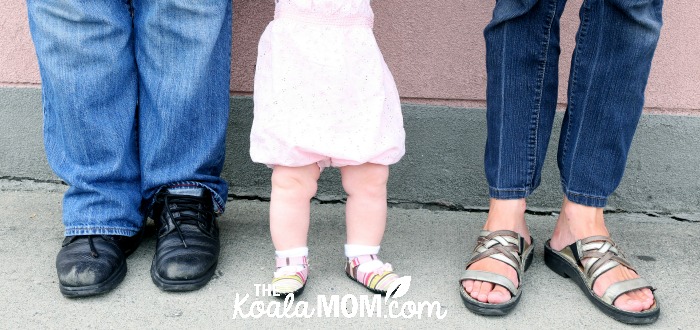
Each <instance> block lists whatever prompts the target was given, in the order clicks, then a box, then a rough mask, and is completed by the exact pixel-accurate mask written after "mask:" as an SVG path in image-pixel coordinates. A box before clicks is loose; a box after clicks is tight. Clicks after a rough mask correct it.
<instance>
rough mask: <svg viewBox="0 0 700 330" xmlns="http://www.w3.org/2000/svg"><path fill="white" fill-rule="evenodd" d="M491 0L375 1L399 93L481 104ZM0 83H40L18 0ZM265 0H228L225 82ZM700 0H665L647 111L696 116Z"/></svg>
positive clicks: (572, 27) (567, 31)
mask: <svg viewBox="0 0 700 330" xmlns="http://www.w3.org/2000/svg"><path fill="white" fill-rule="evenodd" d="M581 2H582V0H570V1H569V3H568V5H567V8H566V11H565V13H564V17H563V18H562V56H561V70H560V72H561V88H560V101H562V102H563V101H564V100H565V88H564V86H565V82H566V79H567V77H568V67H569V58H570V56H571V51H572V49H573V45H574V42H573V39H574V34H575V32H576V29H577V27H578V16H577V12H578V8H579V7H580V5H581ZM493 3H494V2H493V1H477V0H441V1H425V0H404V1H389V0H375V1H373V6H374V9H375V13H376V24H375V31H376V34H377V39H378V41H379V44H380V46H381V47H382V49H383V52H384V55H385V57H386V61H387V63H388V64H389V67H390V68H391V69H392V71H393V72H394V75H395V76H396V81H397V84H398V85H399V90H400V92H401V95H402V97H403V98H404V99H406V100H409V101H410V102H414V103H431V104H444V105H459V106H472V107H483V104H484V103H483V99H484V94H485V81H486V77H485V70H484V41H483V37H482V30H483V27H484V26H485V25H486V23H487V22H488V21H489V18H490V16H491V10H492V7H493ZM0 4H1V5H2V8H3V10H2V11H1V12H0V84H5V85H8V84H9V85H15V86H16V85H26V84H38V83H39V82H40V79H39V74H38V68H37V64H36V56H35V54H34V50H33V47H32V44H31V38H30V36H29V27H28V24H27V18H26V17H27V13H26V6H25V2H24V1H18V0H0ZM273 10H274V4H273V1H272V0H235V1H234V12H235V13H234V28H233V30H234V31H233V33H234V42H233V60H232V61H233V78H232V81H231V89H232V91H234V92H238V93H244V94H245V93H250V92H251V91H252V78H253V73H254V70H255V56H256V52H257V41H258V38H259V36H260V34H261V33H262V31H263V30H264V28H265V26H266V24H267V23H268V22H269V20H270V19H271V18H272V15H273ZM698 17H700V1H696V0H673V1H666V3H665V8H664V19H665V22H664V28H663V30H662V36H661V41H660V43H659V48H658V50H657V55H656V58H655V60H654V64H653V67H652V73H651V78H650V82H649V86H648V88H647V103H646V106H647V108H648V110H654V111H657V112H659V111H661V112H668V111H670V112H672V113H677V114H696V115H700V82H699V80H700V56H699V55H698V54H700V38H698V37H697V33H696V32H697V31H700V19H698Z"/></svg>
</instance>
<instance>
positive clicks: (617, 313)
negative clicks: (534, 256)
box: [544, 241, 660, 324]
mask: <svg viewBox="0 0 700 330" xmlns="http://www.w3.org/2000/svg"><path fill="white" fill-rule="evenodd" d="M544 263H545V264H546V265H547V267H549V269H551V270H552V271H553V272H555V273H557V274H558V275H559V276H562V277H564V278H570V279H572V280H573V281H574V282H575V283H576V284H577V285H578V287H579V288H581V291H583V293H584V295H585V296H586V297H588V300H590V301H591V302H592V303H593V304H594V305H595V306H596V307H597V308H598V309H599V310H601V311H602V312H603V313H605V314H606V315H608V316H610V317H612V318H613V319H615V320H617V321H619V322H622V323H626V324H650V323H654V322H655V321H656V320H657V319H658V318H659V312H660V309H659V303H658V301H656V303H655V305H654V307H653V308H652V309H650V310H648V311H646V312H641V313H635V312H628V311H624V310H621V309H618V308H617V307H615V306H614V305H609V304H607V303H605V302H604V301H602V300H601V299H600V298H598V296H597V295H596V294H595V293H594V292H593V291H592V290H591V289H589V288H588V286H587V285H586V280H585V278H584V276H583V274H581V272H580V271H579V270H578V267H577V266H576V265H574V264H572V263H571V262H570V261H569V260H568V259H566V258H565V257H563V256H561V255H559V253H557V252H556V251H554V250H553V249H552V248H551V247H550V246H549V241H547V243H545V245H544Z"/></svg>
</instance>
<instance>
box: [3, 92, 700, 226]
mask: <svg viewBox="0 0 700 330" xmlns="http://www.w3.org/2000/svg"><path fill="white" fill-rule="evenodd" d="M40 95H41V93H40V91H39V90H38V89H36V88H0V132H2V134H0V155H2V157H0V178H5V179H11V180H21V179H23V178H29V179H32V180H35V181H44V180H46V181H57V180H59V179H58V178H57V177H56V176H55V175H54V174H53V173H52V172H51V169H50V168H49V166H48V164H47V163H46V156H45V155H44V152H43V151H44V150H43V147H42V140H41V96H40ZM403 112H404V118H405V126H406V138H407V139H406V155H405V156H404V158H403V159H402V160H401V161H400V162H399V163H398V164H396V165H394V166H392V169H391V172H392V174H391V178H390V182H389V200H390V202H392V203H404V204H405V205H408V206H419V207H430V205H437V206H441V207H450V208H454V209H464V208H467V209H472V208H477V209H484V208H486V207H487V204H488V188H487V186H486V179H485V177H484V166H483V155H484V143H485V141H486V130H485V127H486V123H485V120H486V118H485V115H484V111H483V110H481V109H465V108H453V107H444V106H430V105H414V104H404V105H403ZM252 120H253V102H252V99H251V98H250V97H235V98H233V99H232V102H231V119H230V121H229V131H228V139H227V143H226V164H225V166H224V174H223V176H224V177H225V178H226V180H228V181H229V183H230V184H231V190H230V193H231V194H234V195H237V196H242V197H243V196H244V197H251V198H263V199H264V198H269V196H270V170H269V169H268V168H267V167H266V166H264V165H261V164H255V163H253V162H252V161H251V160H250V156H249V154H248V148H249V136H250V126H251V123H252ZM556 122H557V123H560V122H561V114H558V116H557V119H556ZM558 132H559V126H555V128H554V134H553V136H552V141H551V142H550V146H549V152H548V155H547V161H546V162H545V165H544V171H543V176H542V185H541V186H540V188H539V189H538V190H537V191H536V192H535V193H534V194H533V195H532V196H531V197H530V198H529V199H528V204H529V206H530V208H534V209H547V210H555V209H557V207H558V206H559V204H560V203H561V188H560V187H559V172H558V170H557V167H556V143H557V139H558V137H559V134H558ZM697 141H700V118H698V117H687V116H668V115H653V114H647V115H645V116H643V117H642V119H641V122H640V124H639V128H638V131H637V135H636V136H635V139H634V143H633V144H632V150H631V151H630V156H629V161H628V163H627V169H626V173H625V178H624V179H623V181H622V184H621V185H620V187H619V189H617V191H616V192H615V193H614V194H613V196H611V198H610V204H609V207H610V208H612V209H620V210H625V211H630V212H660V213H668V214H673V215H679V214H683V213H697V212H698V211H700V180H699V179H698V178H700V167H699V166H697V164H698V163H700V144H698V143H697ZM669 146H673V147H672V148H669ZM344 195H345V194H344V193H343V191H342V187H341V184H340V178H339V176H338V170H337V169H333V168H330V169H327V170H325V171H324V172H323V174H322V175H321V179H320V180H319V192H318V196H317V197H318V198H319V199H321V200H325V201H339V200H341V199H342V198H344Z"/></svg>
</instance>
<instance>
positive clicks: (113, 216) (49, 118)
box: [27, 0, 143, 236]
mask: <svg viewBox="0 0 700 330" xmlns="http://www.w3.org/2000/svg"><path fill="white" fill-rule="evenodd" d="M27 8H28V12H29V23H30V28H31V33H32V38H33V40H34V45H35V48H36V53H37V57H38V59H39V68H40V72H41V80H42V99H43V111H44V142H45V147H46V155H47V158H48V162H49V164H50V165H51V167H52V169H53V170H54V171H55V172H56V174H57V175H58V176H59V177H61V178H62V179H63V180H64V181H66V182H67V183H68V184H69V185H70V188H69V189H68V191H67V192H66V194H65V196H64V200H63V222H64V224H65V234H66V235H83V234H110V235H125V236H130V235H133V234H135V233H136V232H137V231H138V230H139V228H140V227H141V226H142V223H143V217H142V215H141V214H139V210H138V208H139V205H140V204H141V194H140V178H139V160H138V152H137V136H136V133H135V132H136V121H135V118H136V90H137V81H136V68H135V65H134V56H133V34H132V25H131V15H130V12H129V10H130V9H129V6H128V5H127V4H126V2H125V1H113V0H109V1H106V0H101V1H97V0H95V1H79V0H62V1H55V0H54V1H51V0H28V1H27Z"/></svg>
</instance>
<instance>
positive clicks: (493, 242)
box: [465, 230, 526, 273]
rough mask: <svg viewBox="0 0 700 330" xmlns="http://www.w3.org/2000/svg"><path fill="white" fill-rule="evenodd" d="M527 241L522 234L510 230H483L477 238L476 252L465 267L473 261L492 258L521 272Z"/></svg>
mask: <svg viewBox="0 0 700 330" xmlns="http://www.w3.org/2000/svg"><path fill="white" fill-rule="evenodd" d="M525 244H526V243H525V241H524V239H523V238H521V237H520V235H519V234H518V233H516V232H514V231H510V230H498V231H494V232H490V231H488V230H482V231H481V233H480V235H479V237H478V238H477V245H476V247H475V248H474V253H473V254H472V257H471V259H470V260H469V262H468V263H467V266H466V267H465V268H469V266H471V265H472V264H473V263H475V262H477V261H479V260H482V259H486V258H492V259H496V260H498V261H501V262H503V263H505V264H507V265H509V266H511V267H512V268H513V269H515V271H516V272H518V273H520V271H521V270H522V253H523V250H524V249H523V247H524V245H525Z"/></svg>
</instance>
